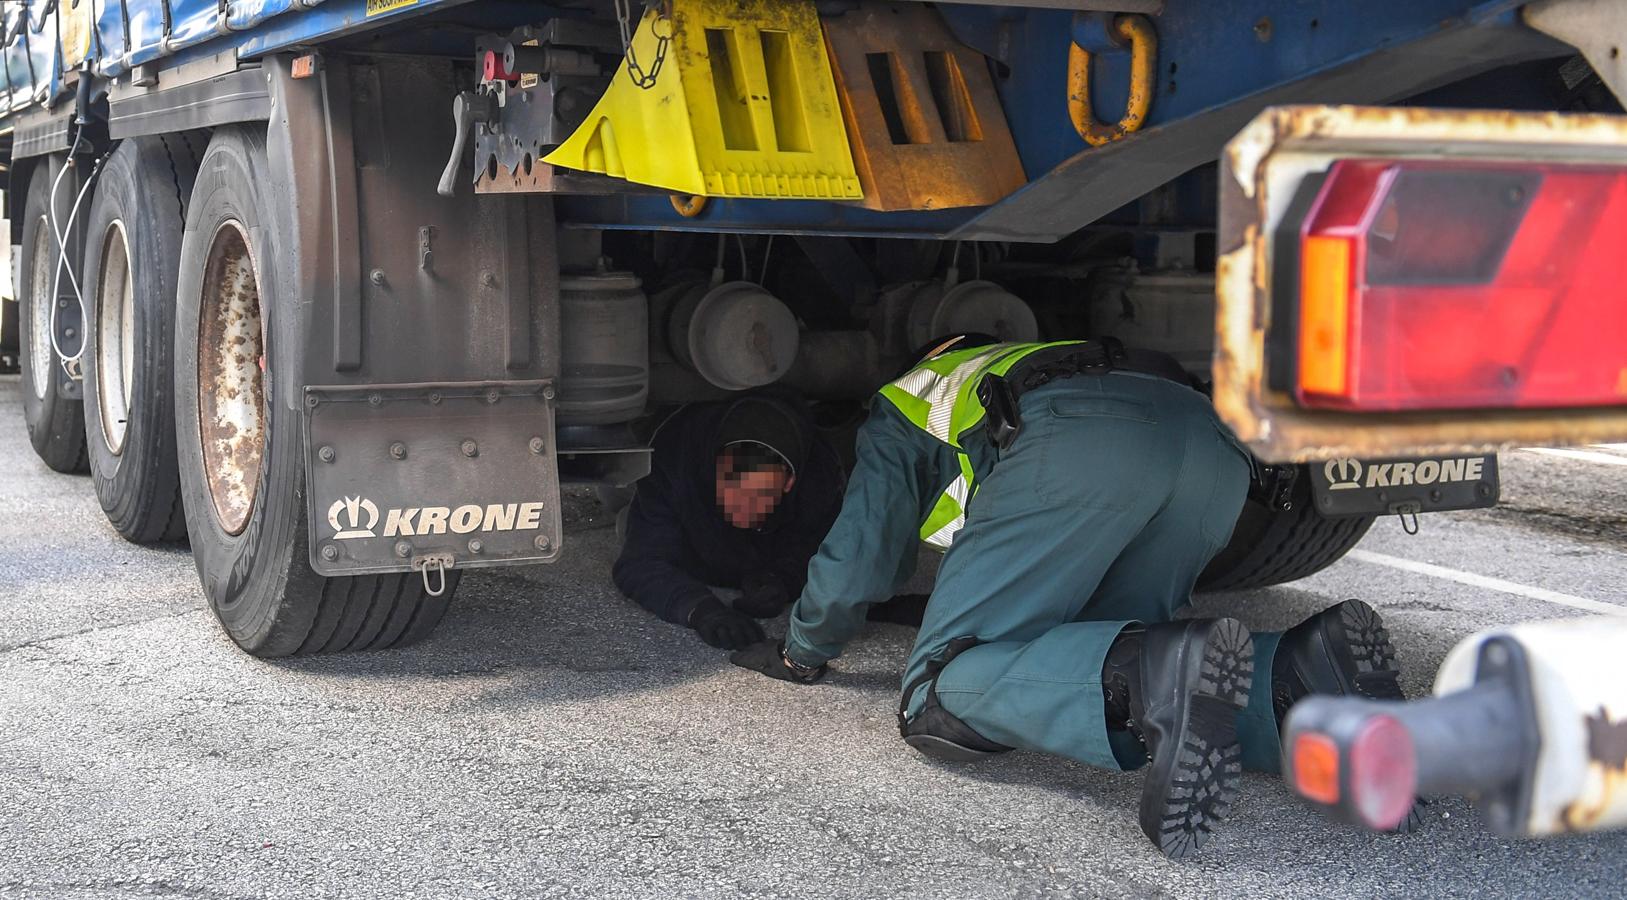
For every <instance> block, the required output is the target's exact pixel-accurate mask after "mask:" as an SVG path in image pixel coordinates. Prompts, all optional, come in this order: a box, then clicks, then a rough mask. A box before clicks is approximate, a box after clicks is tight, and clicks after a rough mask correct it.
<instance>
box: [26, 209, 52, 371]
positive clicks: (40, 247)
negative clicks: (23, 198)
mask: <svg viewBox="0 0 1627 900" xmlns="http://www.w3.org/2000/svg"><path fill="white" fill-rule="evenodd" d="M50 228H51V223H49V222H47V221H46V220H45V217H44V216H40V221H39V224H38V225H37V226H36V227H35V228H34V255H33V266H32V270H33V271H31V272H30V273H29V276H28V342H29V343H28V349H29V353H30V354H31V355H32V359H31V360H30V362H32V363H33V365H32V366H31V368H32V370H33V371H31V372H29V375H30V376H31V377H32V379H33V382H34V396H35V397H37V398H39V399H41V400H44V399H45V393H46V391H47V390H49V389H50V387H51V358H52V353H51V304H52V303H53V302H55V298H53V297H52V296H51V259H52V254H51V242H50V241H49V240H48V239H47V236H48V234H49V230H50Z"/></svg>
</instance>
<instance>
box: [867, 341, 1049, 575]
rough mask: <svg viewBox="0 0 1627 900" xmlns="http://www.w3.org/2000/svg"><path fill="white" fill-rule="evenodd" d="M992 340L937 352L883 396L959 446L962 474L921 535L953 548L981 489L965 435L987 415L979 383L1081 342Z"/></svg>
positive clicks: (936, 506) (931, 431) (913, 420)
mask: <svg viewBox="0 0 1627 900" xmlns="http://www.w3.org/2000/svg"><path fill="white" fill-rule="evenodd" d="M1077 343H1081V342H1080V341H1057V342H1055V343H1050V344H992V345H988V346H983V347H973V348H971V349H970V350H956V351H952V352H950V353H945V354H943V355H941V356H935V357H933V358H932V359H929V360H927V361H926V362H924V363H922V364H921V365H919V366H916V367H915V368H914V369H911V370H910V371H909V372H907V373H905V374H904V376H903V377H902V378H899V379H898V380H897V381H894V382H893V383H891V384H888V385H884V386H883V387H882V388H881V396H883V397H885V398H887V400H888V402H890V403H892V405H893V406H895V407H897V408H898V411H899V412H901V413H903V414H904V418H906V419H909V420H910V423H911V424H913V425H915V427H917V428H919V429H921V430H922V431H925V432H926V433H927V434H930V435H932V436H933V437H935V438H937V439H938V440H940V441H943V442H944V443H946V444H948V445H949V446H951V447H953V448H954V449H955V458H956V460H957V461H958V462H959V463H960V474H959V475H957V476H955V480H954V481H952V482H950V484H949V487H947V488H945V489H944V492H943V493H942V494H941V495H939V497H938V499H937V501H936V502H935V503H934V504H933V506H932V512H931V513H929V514H928V515H927V517H926V521H924V522H922V523H921V540H923V541H925V542H926V543H927V544H928V545H929V546H932V547H935V548H937V549H939V550H947V549H949V546H950V545H951V544H953V543H954V541H955V534H956V533H958V532H959V531H960V529H961V528H962V526H964V525H965V524H966V507H967V504H968V503H970V501H971V498H972V495H973V494H975V493H976V492H977V483H976V479H975V478H974V477H973V475H972V462H971V458H970V457H968V456H967V455H966V452H965V451H964V450H962V449H961V446H960V436H961V434H962V433H964V432H965V431H966V430H967V429H968V428H971V427H972V426H974V425H976V424H977V423H978V422H981V421H982V420H983V416H984V410H983V404H982V403H981V402H980V401H979V400H978V399H977V384H978V382H979V381H981V380H982V379H983V376H984V375H986V374H989V373H993V374H995V375H1004V374H1006V373H1007V372H1009V371H1011V368H1012V366H1015V365H1016V364H1017V363H1018V362H1020V361H1022V359H1023V358H1025V357H1027V356H1030V355H1032V354H1033V353H1035V352H1037V351H1040V350H1044V349H1046V348H1048V347H1058V346H1063V345H1066V344H1077Z"/></svg>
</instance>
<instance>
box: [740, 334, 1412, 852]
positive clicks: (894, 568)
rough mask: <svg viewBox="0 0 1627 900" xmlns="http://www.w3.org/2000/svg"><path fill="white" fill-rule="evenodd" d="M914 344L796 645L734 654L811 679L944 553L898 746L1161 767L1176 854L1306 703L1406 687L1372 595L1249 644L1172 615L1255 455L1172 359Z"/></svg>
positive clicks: (978, 343) (1082, 350)
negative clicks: (874, 605) (914, 354)
mask: <svg viewBox="0 0 1627 900" xmlns="http://www.w3.org/2000/svg"><path fill="white" fill-rule="evenodd" d="M922 357H923V359H922V362H920V363H919V364H918V365H917V366H916V367H915V368H913V369H912V370H910V371H909V372H908V373H906V374H905V375H903V377H901V378H899V379H897V380H896V381H894V382H892V383H890V384H888V385H886V386H884V387H883V388H882V389H881V392H880V396H879V397H878V398H877V399H876V401H875V402H874V403H873V405H872V408H871V412H870V416H869V418H868V420H867V421H866V422H865V424H864V426H863V428H862V429H861V430H860V432H859V437H858V454H857V462H856V464H855V466H854V469H853V472H852V473H851V477H850V479H849V482H848V487H847V495H846V497H845V499H844V500H843V502H842V509H841V514H840V515H839V516H838V517H837V519H836V522H835V524H834V525H833V526H832V528H831V530H830V533H829V534H828V535H827V536H826V538H825V541H824V543H823V544H822V545H821V546H820V548H819V552H818V555H817V556H815V557H814V559H813V561H812V562H811V563H810V565H809V570H808V577H807V583H806V586H805V587H804V589H803V590H802V593H801V595H800V597H799V598H798V599H797V601H796V603H795V605H794V606H793V607H792V610H791V617H790V626H789V631H788V632H787V634H786V637H785V639H784V640H783V641H780V642H770V641H764V642H761V643H759V644H755V645H753V646H752V647H749V648H747V649H745V650H741V651H739V652H737V653H735V654H734V655H733V656H732V657H731V660H732V661H733V662H735V664H736V665H740V666H743V667H746V668H750V669H754V670H756V671H759V672H761V673H763V674H765V675H769V676H771V677H773V678H778V679H781V680H784V681H789V682H793V683H812V682H815V681H817V680H819V678H820V677H821V676H823V675H824V674H825V672H826V664H827V663H828V662H829V661H830V660H832V659H835V658H836V657H837V656H839V655H841V653H842V649H843V647H844V646H845V645H846V644H847V643H848V642H849V641H850V640H851V639H852V638H853V637H854V636H855V635H856V634H857V632H858V630H859V628H860V627H861V624H862V623H863V621H864V619H865V615H864V608H865V604H867V603H870V602H873V601H875V600H877V599H879V598H884V597H886V596H887V595H888V594H889V593H890V592H891V590H892V589H893V587H894V585H896V584H898V583H899V582H900V581H901V580H902V579H903V578H904V577H906V576H907V574H908V573H909V571H910V568H911V567H912V566H913V562H914V560H915V557H916V541H917V539H920V540H924V541H926V542H927V543H928V544H931V545H934V546H937V547H941V548H946V549H947V553H946V555H945V556H944V558H943V562H942V566H941V567H940V569H939V570H938V577H937V583H936V586H935V588H934V590H933V592H932V594H931V598H930V600H929V601H928V603H927V606H926V611H925V621H924V622H923V623H922V625H921V629H920V632H919V633H918V635H917V637H916V641H915V646H914V648H913V649H912V651H911V652H910V656H909V660H908V663H907V665H906V668H905V672H904V679H903V685H904V687H903V696H902V698H901V703H900V707H899V727H900V730H901V732H902V734H903V736H904V740H905V741H907V742H908V743H909V744H910V745H912V746H913V747H915V748H916V749H917V750H919V751H921V752H923V753H925V754H928V755H930V756H935V757H941V758H945V759H950V760H962V761H969V760H975V759H978V758H982V757H985V756H988V755H990V754H994V753H1001V752H1004V751H1007V750H1011V749H1013V748H1022V749H1027V750H1037V751H1041V752H1045V753H1054V754H1058V755H1061V756H1064V757H1067V758H1069V759H1074V760H1078V761H1079V762H1082V763H1086V764H1088V765H1092V766H1097V767H1100V768H1104V769H1109V770H1115V771H1116V770H1128V769H1134V768H1138V767H1140V766H1143V765H1147V764H1148V763H1149V762H1150V766H1149V767H1148V770H1147V773H1146V775H1145V776H1144V780H1143V784H1142V791H1141V801H1140V812H1139V820H1140V824H1141V828H1142V830H1143V831H1144V832H1145V833H1146V834H1147V836H1148V837H1149V838H1151V839H1152V841H1153V842H1154V843H1155V844H1156V845H1157V846H1158V847H1159V848H1160V849H1161V850H1162V851H1163V852H1165V853H1167V854H1169V855H1171V856H1175V857H1180V856H1184V855H1186V854H1187V853H1189V852H1191V851H1193V850H1195V849H1196V848H1197V847H1198V846H1199V845H1201V844H1202V843H1203V842H1204V841H1205V839H1206V838H1207V836H1208V834H1209V833H1210V830H1211V829H1212V828H1213V827H1214V825H1215V824H1216V823H1217V822H1218V821H1219V820H1220V819H1221V818H1222V817H1223V815H1224V814H1225V812H1226V809H1227V806H1228V804H1229V803H1230V801H1231V795H1232V793H1233V791H1234V789H1235V786H1236V784H1237V782H1238V780H1239V777H1240V768H1241V766H1240V764H1246V765H1250V766H1252V767H1255V768H1261V769H1266V770H1275V768H1276V766H1277V764H1278V762H1279V760H1278V756H1279V754H1280V750H1279V743H1278V728H1279V727H1280V726H1279V723H1280V720H1281V717H1282V716H1283V715H1284V714H1285V713H1286V710H1287V708H1288V706H1290V705H1292V704H1293V703H1294V702H1295V701H1297V700H1298V699H1299V698H1301V697H1303V696H1305V695H1306V694H1309V693H1330V694H1340V693H1353V692H1357V691H1358V690H1359V691H1360V692H1361V693H1364V694H1367V695H1369V696H1399V695H1400V687H1399V685H1398V683H1397V672H1396V669H1395V661H1394V652H1393V650H1392V648H1391V646H1390V643H1389V638H1388V635H1387V633H1386V632H1385V631H1384V628H1383V625H1382V624H1381V623H1380V622H1379V619H1378V616H1377V615H1376V614H1375V613H1374V612H1373V611H1372V609H1371V608H1370V607H1368V606H1367V605H1366V604H1363V603H1361V602H1359V601H1347V602H1346V603H1343V604H1340V605H1338V606H1335V607H1333V608H1332V609H1329V610H1326V611H1324V612H1322V613H1320V614H1318V615H1316V616H1314V617H1312V618H1310V619H1308V620H1307V621H1305V622H1304V623H1302V624H1300V625H1298V626H1296V627H1295V628H1293V629H1291V630H1289V631H1288V632H1287V633H1285V634H1259V635H1255V636H1254V638H1253V641H1252V644H1251V641H1250V635H1249V632H1248V631H1247V630H1246V629H1245V628H1244V627H1243V625H1242V624H1240V623H1239V622H1237V621H1236V620H1234V619H1216V618H1200V619H1188V620H1183V621H1174V617H1175V612H1176V610H1177V609H1179V608H1180V607H1182V606H1184V605H1185V604H1186V603H1187V602H1188V601H1189V600H1190V598H1191V593H1192V587H1193V584H1194V582H1195V581H1196V579H1197V576H1198V573H1199V572H1200V571H1202V569H1203V567H1204V565H1205V564H1206V563H1207V562H1208V561H1209V559H1210V558H1211V557H1213V556H1214V555H1215V553H1216V552H1218V551H1219V550H1220V549H1221V547H1223V546H1224V545H1225V544H1226V542H1227V540H1228V539H1229V537H1230V535H1231V531H1232V528H1233V526H1234V524H1235V523H1236V522H1237V517H1238V513H1239V511H1240V510H1241V507H1242V505H1243V500H1244V497H1245V494H1246V493H1247V490H1248V486H1249V478H1250V470H1251V457H1250V456H1249V454H1248V452H1247V451H1246V450H1245V449H1244V448H1243V447H1242V446H1241V445H1240V444H1239V443H1238V442H1237V440H1236V438H1235V437H1233V436H1232V434H1231V432H1230V431H1229V430H1228V429H1227V428H1226V426H1225V425H1224V424H1222V423H1221V422H1220V420H1219V419H1218V418H1217V417H1216V415H1215V411H1214V408H1213V407H1212V406H1211V405H1210V403H1209V401H1208V400H1207V398H1205V397H1204V396H1203V395H1202V394H1201V393H1199V392H1198V391H1196V390H1193V389H1192V387H1191V386H1190V382H1189V381H1188V377H1187V374H1186V373H1185V372H1184V371H1183V370H1182V369H1181V367H1180V366H1179V365H1178V364H1177V363H1176V362H1175V361H1174V360H1173V359H1171V358H1169V357H1167V356H1164V355H1162V354H1158V353H1150V352H1145V351H1132V350H1126V349H1124V347H1123V346H1122V345H1121V344H1119V343H1118V342H1117V341H1113V340H1111V339H1106V340H1103V341H1100V342H1096V341H1091V342H1082V341H1070V342H1059V343H1051V344H998V343H994V342H993V339H992V338H988V337H987V336H982V335H963V336H957V337H952V338H949V339H946V340H943V341H941V342H939V343H937V344H936V345H935V346H933V347H931V348H930V349H929V350H927V351H926V352H925V353H923V354H922ZM1256 671H1258V675H1256ZM1239 713H1241V715H1239Z"/></svg>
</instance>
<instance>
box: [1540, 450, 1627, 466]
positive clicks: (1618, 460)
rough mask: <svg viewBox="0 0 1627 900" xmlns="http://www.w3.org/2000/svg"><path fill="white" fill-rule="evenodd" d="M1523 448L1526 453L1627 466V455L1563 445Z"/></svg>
mask: <svg viewBox="0 0 1627 900" xmlns="http://www.w3.org/2000/svg"><path fill="white" fill-rule="evenodd" d="M1521 449H1523V450H1524V451H1525V452H1526V453H1541V454H1542V455H1544V456H1559V457H1563V458H1565V459H1579V460H1581V461H1582V462H1592V463H1604V464H1605V465H1610V466H1627V456H1613V455H1611V454H1609V453H1599V452H1597V451H1595V450H1567V449H1565V448H1562V447H1523V448H1521Z"/></svg>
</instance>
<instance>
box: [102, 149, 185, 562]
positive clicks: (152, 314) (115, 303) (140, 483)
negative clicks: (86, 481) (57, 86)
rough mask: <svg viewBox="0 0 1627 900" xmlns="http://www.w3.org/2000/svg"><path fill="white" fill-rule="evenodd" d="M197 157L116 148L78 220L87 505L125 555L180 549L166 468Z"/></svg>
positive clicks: (173, 487)
mask: <svg viewBox="0 0 1627 900" xmlns="http://www.w3.org/2000/svg"><path fill="white" fill-rule="evenodd" d="M197 168H198V160H197V152H196V151H195V150H194V149H193V143H192V141H191V140H190V139H188V138H187V137H186V136H184V135H176V136H170V137H156V138H135V139H132V140H127V141H124V142H123V143H121V144H119V147H118V149H117V150H114V151H113V155H112V156H111V157H109V158H108V161H107V164H106V165H104V166H103V167H102V174H101V177H100V180H99V182H98V183H97V185H96V201H95V202H94V203H93V204H91V208H90V216H89V218H88V219H87V220H86V222H85V225H86V231H85V234H86V235H87V238H86V241H85V285H84V287H85V291H86V295H87V296H86V301H87V302H86V307H87V312H88V313H89V316H90V321H89V322H87V323H86V326H85V355H84V363H85V366H84V368H85V381H84V385H85V404H84V405H85V440H86V442H87V443H88V444H89V445H90V446H89V455H90V471H91V477H92V478H93V480H94V481H95V483H96V497H97V499H99V500H100V501H101V503H102V511H103V512H105V513H106V514H107V520H108V521H109V522H111V523H112V524H113V528H114V529H115V530H116V531H118V533H119V534H121V535H123V536H124V537H125V539H126V540H130V541H134V542H136V543H150V542H153V541H178V540H181V539H182V538H184V537H186V520H185V516H184V515H183V513H182V510H181V485H180V477H181V476H180V472H179V470H178V469H177V468H176V463H175V386H174V384H173V383H172V382H173V380H174V374H173V373H174V366H173V365H172V364H171V360H172V358H173V354H174V352H175V273H176V268H177V266H178V265H179V261H180V255H181V232H182V230H183V229H184V228H185V227H186V204H185V200H184V199H183V198H185V197H187V196H188V195H189V194H191V192H192V179H193V176H194V175H195V174H196V173H197Z"/></svg>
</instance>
